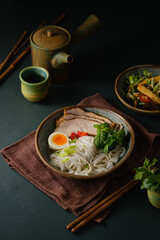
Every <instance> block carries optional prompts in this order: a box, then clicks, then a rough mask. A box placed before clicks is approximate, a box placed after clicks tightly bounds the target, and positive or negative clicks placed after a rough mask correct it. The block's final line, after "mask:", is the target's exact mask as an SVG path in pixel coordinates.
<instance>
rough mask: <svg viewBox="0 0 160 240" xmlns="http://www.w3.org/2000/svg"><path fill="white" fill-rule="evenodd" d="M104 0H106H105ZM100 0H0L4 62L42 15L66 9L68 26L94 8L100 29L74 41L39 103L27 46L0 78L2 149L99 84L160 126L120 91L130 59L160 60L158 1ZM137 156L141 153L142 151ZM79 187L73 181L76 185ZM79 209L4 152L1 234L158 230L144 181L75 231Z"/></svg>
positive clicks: (33, 239)
mask: <svg viewBox="0 0 160 240" xmlns="http://www.w3.org/2000/svg"><path fill="white" fill-rule="evenodd" d="M104 3H105V1H104ZM104 3H103V4H102V1H96V2H95V3H94V2H93V1H73V2H71V1H49V0H45V1H43V2H42V1H34V0H33V1H31V0H28V1H3V3H1V6H0V12H1V13H0V29H1V30H0V32H1V35H0V62H2V61H3V60H4V58H5V57H6V56H7V54H8V53H9V51H10V50H11V49H12V47H13V46H14V44H15V43H16V41H17V40H18V39H19V37H20V36H21V34H22V33H23V31H24V30H28V31H29V32H32V31H33V30H34V29H35V28H37V26H38V25H39V24H40V23H41V22H42V21H43V20H44V19H45V20H46V21H47V23H48V24H51V23H52V22H53V21H54V20H55V19H56V18H57V17H59V15H60V14H61V13H62V12H66V13H67V14H68V15H67V17H66V19H65V20H64V21H63V22H61V24H60V25H61V26H62V27H65V28H66V29H67V30H69V31H70V32H71V33H72V32H74V30H75V29H76V28H77V27H78V26H79V25H80V24H81V23H82V22H83V21H84V20H85V19H86V18H87V17H88V16H89V15H90V14H91V13H94V14H96V15H97V16H98V17H99V18H100V19H101V21H102V25H103V27H102V29H101V30H100V31H98V32H96V33H95V34H93V35H92V36H90V37H88V38H87V39H86V40H84V41H82V42H81V43H79V44H77V45H76V46H75V47H74V48H73V49H72V55H73V57H74V62H73V64H72V70H71V74H70V77H69V79H68V81H67V82H65V83H64V84H61V85H58V86H52V87H50V91H49V94H48V97H47V98H46V99H45V100H44V101H42V102H40V103H31V102H28V101H27V100H26V99H25V98H24V97H23V96H22V94H21V91H20V81H19V77H18V75H19V72H20V70H21V69H23V68H24V67H26V66H29V65H31V64H32V63H31V56H30V53H29V54H28V55H27V56H26V57H25V58H24V59H23V61H22V62H21V63H20V64H19V65H18V66H17V67H16V69H15V71H14V72H12V73H11V74H10V75H9V76H8V77H7V78H6V79H5V81H4V82H3V83H2V84H1V86H0V149H2V148H4V147H5V146H8V145H10V144H12V143H14V142H15V141H17V140H19V139H21V138H22V137H24V136H25V135H27V134H28V133H30V132H31V131H33V130H35V129H36V128H37V127H38V125H39V124H40V122H41V121H42V120H43V119H44V118H45V117H46V116H48V115H49V114H50V113H52V112H53V111H55V110H57V109H59V108H61V107H64V106H69V105H75V104H77V103H78V102H80V101H81V100H82V99H83V98H85V97H87V96H90V95H93V94H95V93H97V92H99V93H100V94H102V96H103V97H104V98H106V99H107V100H108V101H109V102H110V103H111V104H113V105H114V106H116V107H117V108H119V109H120V110H121V111H123V112H125V113H126V114H128V115H130V116H132V117H133V118H135V119H136V120H137V121H139V122H140V123H142V124H143V125H144V126H146V128H149V129H151V130H152V131H154V132H157V133H160V124H159V122H160V121H159V120H160V118H159V116H151V115H150V116H149V115H141V114H139V113H135V112H132V111H131V110H129V109H127V108H126V107H125V106H123V105H122V103H121V102H120V101H119V100H118V98H117V97H116V94H115V92H114V83H115V78H116V77H117V75H118V74H119V73H120V72H121V71H123V70H124V69H126V68H127V67H131V66H133V65H138V64H148V63H151V64H157V65H158V64H160V33H159V32H160V24H159V23H160V19H159V6H155V5H152V2H151V1H150V2H149V3H150V5H147V3H145V5H143V4H140V3H139V4H138V5H136V4H134V5H133V4H131V3H129V2H128V4H127V5H126V4H121V3H120V2H119V3H113V4H109V5H108V3H105V4H104ZM137 158H138V156H137ZM73 191H74V189H73ZM75 218H76V217H75V216H74V215H72V214H71V213H70V212H69V211H65V210H64V209H62V208H61V207H60V206H59V205H58V204H57V203H56V202H55V201H53V200H52V199H51V198H49V197H48V196H47V195H45V194H44V193H42V192H41V191H40V190H39V189H37V188H36V187H35V186H33V185H32V184H31V183H30V182H29V181H27V180H26V179H25V178H24V177H22V176H21V175H20V174H18V173H17V172H16V171H14V170H12V169H10V168H9V167H8V164H7V163H6V162H5V161H4V159H3V158H2V156H0V239H1V240H12V239H13V240H19V239H21V240H22V239H23V240H26V239H27V240H28V239H30V240H42V239H45V240H50V239H58V240H59V239H60V240H61V239H70V240H72V239H83V240H85V239H88V240H89V239H99V240H102V239H107V240H117V239H118V240H126V239H127V240H128V239H130V240H132V239H146V240H149V239H154V238H156V237H157V236H159V220H160V211H159V210H158V209H156V208H154V207H152V206H151V204H150V203H149V201H148V199H147V195H146V191H141V190H140V188H139V186H137V187H135V188H134V189H133V190H131V191H130V192H129V193H128V194H127V195H125V197H123V198H122V199H121V200H120V201H119V203H118V204H117V205H116V206H115V208H114V209H113V211H112V213H111V214H110V215H109V216H108V217H107V219H105V220H104V222H103V223H102V224H97V223H95V222H90V223H89V224H88V225H87V226H86V227H85V228H84V229H82V230H81V231H80V232H79V233H78V234H72V233H71V232H69V231H68V230H67V229H66V225H67V224H68V223H70V222H71V221H73V220H74V219H75Z"/></svg>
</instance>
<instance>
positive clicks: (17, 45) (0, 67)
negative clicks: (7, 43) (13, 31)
mask: <svg viewBox="0 0 160 240" xmlns="http://www.w3.org/2000/svg"><path fill="white" fill-rule="evenodd" d="M27 33H28V31H24V32H23V34H22V36H21V37H20V39H19V40H18V42H17V43H16V44H15V46H14V47H13V48H12V50H11V51H10V52H9V54H8V56H7V57H6V58H5V60H4V61H3V62H2V63H1V65H0V71H2V69H3V68H4V66H5V65H6V64H7V62H8V61H9V60H10V58H11V57H12V55H13V54H14V53H15V51H16V49H17V48H18V47H19V45H20V44H21V42H22V41H23V39H24V38H25V36H26V35H27Z"/></svg>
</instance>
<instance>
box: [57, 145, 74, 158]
mask: <svg viewBox="0 0 160 240" xmlns="http://www.w3.org/2000/svg"><path fill="white" fill-rule="evenodd" d="M75 149H76V145H72V146H69V147H66V148H64V149H63V150H62V151H57V152H55V153H54V154H56V155H57V156H60V157H66V156H68V155H70V154H72V153H75V152H76V150H75Z"/></svg>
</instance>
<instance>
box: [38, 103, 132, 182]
mask: <svg viewBox="0 0 160 240" xmlns="http://www.w3.org/2000/svg"><path fill="white" fill-rule="evenodd" d="M70 107H73V108H76V107H80V108H99V109H102V110H105V111H107V112H110V113H113V115H116V116H117V117H118V118H120V119H121V120H122V121H124V122H125V124H126V125H127V127H128V129H129V131H130V133H131V136H132V138H131V145H130V148H129V150H128V152H127V154H126V155H125V157H124V158H123V159H122V160H121V161H120V162H119V163H118V164H116V165H115V166H114V167H113V168H112V169H110V170H109V171H107V172H105V173H100V174H95V175H89V176H82V175H74V174H68V173H67V172H63V171H61V170H59V169H56V168H55V167H54V166H52V165H51V164H50V163H49V162H48V161H47V160H45V158H44V157H43V155H42V154H41V151H40V147H39V144H38V137H39V133H40V130H41V128H42V126H43V125H44V124H45V123H46V121H48V120H49V119H50V118H52V116H53V115H54V114H55V113H57V112H60V111H63V110H64V109H67V108H70ZM134 145H135V133H134V129H133V127H132V125H131V123H129V121H128V120H127V119H126V118H125V117H123V116H121V115H120V114H118V113H116V112H114V111H112V110H110V109H107V108H105V107H99V106H95V105H72V106H67V107H63V108H60V109H58V110H56V111H54V112H53V113H51V114H50V115H48V116H47V117H46V118H44V120H43V121H42V122H41V123H40V124H39V126H38V128H37V130H36V134H35V148H36V151H37V153H38V155H39V157H40V159H41V160H42V162H43V163H44V164H45V165H46V166H48V167H49V169H51V170H53V172H56V173H59V174H61V175H62V176H64V177H67V178H72V179H80V180H88V179H95V178H100V177H104V176H106V175H109V174H111V173H113V172H115V171H116V170H117V168H119V167H120V166H122V164H124V162H126V160H127V159H128V157H129V156H130V154H131V153H132V150H133V148H134Z"/></svg>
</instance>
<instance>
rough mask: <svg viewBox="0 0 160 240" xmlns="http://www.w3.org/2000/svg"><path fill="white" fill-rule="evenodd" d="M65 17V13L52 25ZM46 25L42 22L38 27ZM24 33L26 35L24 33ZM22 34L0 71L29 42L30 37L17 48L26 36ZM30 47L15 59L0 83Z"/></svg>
mask: <svg viewBox="0 0 160 240" xmlns="http://www.w3.org/2000/svg"><path fill="white" fill-rule="evenodd" d="M65 16H66V14H65V13H63V14H61V16H60V17H59V18H58V19H57V20H55V21H54V23H53V24H54V25H58V24H59V23H60V22H61V21H62V20H63V18H64V17H65ZM45 23H46V21H43V22H42V23H41V24H40V26H39V27H42V26H43V25H44V24H45ZM25 32H26V33H25ZM25 32H24V33H23V35H22V36H21V38H20V39H19V41H18V42H17V44H16V45H15V46H14V48H13V49H12V51H11V52H10V53H9V55H8V56H9V57H8V56H7V58H6V59H5V61H4V62H5V63H4V62H3V63H2V64H0V70H2V67H4V65H5V64H6V63H7V62H8V60H9V59H10V58H11V57H12V56H14V55H16V54H17V53H18V52H19V51H20V49H21V48H22V47H23V46H24V45H25V44H26V43H27V42H28V41H29V39H30V37H28V38H27V39H26V41H25V42H24V43H22V44H21V46H19V45H20V43H21V42H22V40H23V39H24V36H25V35H26V34H27V31H25ZM18 46H19V48H18ZM30 48H31V47H30V45H29V46H28V47H27V48H26V49H25V50H24V51H23V52H22V53H21V54H20V55H19V56H18V57H17V59H16V60H15V61H14V62H13V63H12V64H11V65H10V66H9V67H8V68H7V69H6V70H5V71H4V72H3V73H2V74H1V75H0V82H2V80H3V79H4V78H5V77H7V75H8V74H9V73H10V72H12V71H13V70H14V69H15V66H16V65H17V64H18V63H19V62H20V61H21V59H22V58H23V57H24V56H25V55H26V54H27V53H28V52H29V50H30Z"/></svg>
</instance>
